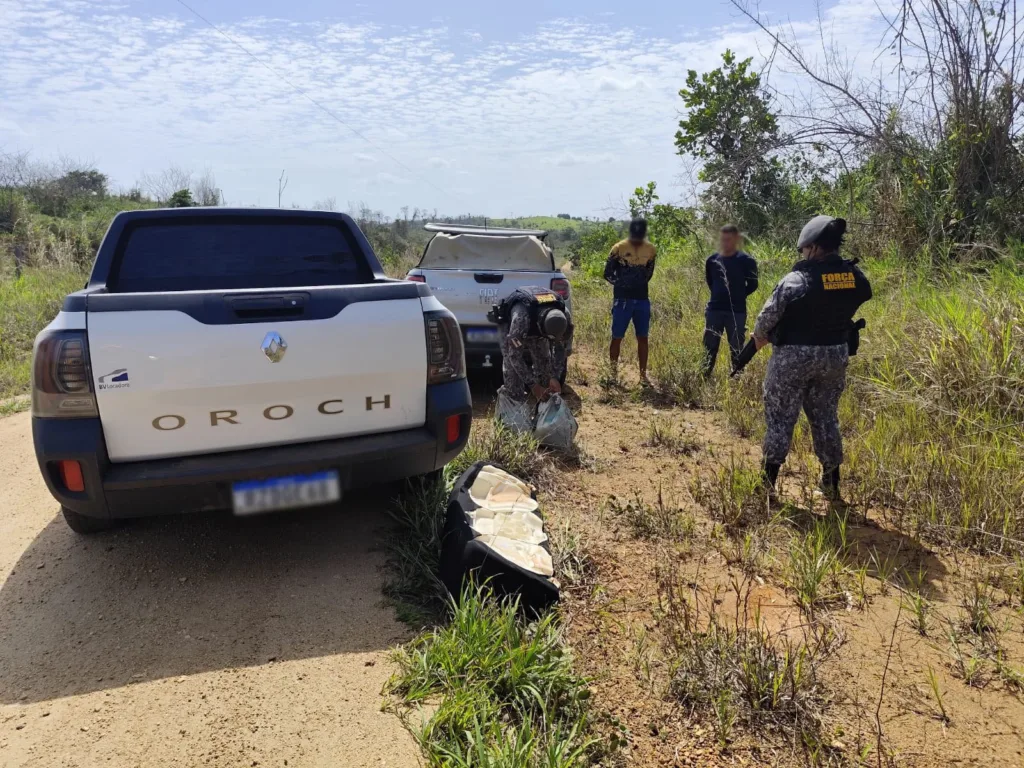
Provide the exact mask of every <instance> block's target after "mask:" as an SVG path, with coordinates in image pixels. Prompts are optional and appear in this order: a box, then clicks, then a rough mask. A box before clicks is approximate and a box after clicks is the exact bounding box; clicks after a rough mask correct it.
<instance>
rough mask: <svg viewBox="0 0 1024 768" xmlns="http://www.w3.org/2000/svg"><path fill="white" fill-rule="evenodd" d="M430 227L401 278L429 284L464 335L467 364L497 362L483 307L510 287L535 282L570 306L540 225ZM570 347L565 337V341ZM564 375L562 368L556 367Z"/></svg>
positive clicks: (564, 282) (495, 345)
mask: <svg viewBox="0 0 1024 768" xmlns="http://www.w3.org/2000/svg"><path fill="white" fill-rule="evenodd" d="M424 228H425V229H426V230H427V231H428V232H433V233H434V236H433V237H432V238H430V242H429V243H427V247H426V248H425V249H424V251H423V256H422V258H421V259H420V262H419V264H417V265H416V267H415V269H412V270H410V271H409V274H408V276H407V278H406V279H408V280H412V281H415V282H419V283H426V284H427V285H428V286H430V290H431V292H432V293H433V294H434V295H435V296H437V298H438V299H439V300H440V301H441V303H442V304H444V306H445V307H447V308H448V309H449V310H451V311H452V312H453V313H454V314H455V317H456V319H457V320H458V321H459V325H460V326H461V327H462V333H463V336H464V339H465V347H466V362H467V364H468V365H469V366H470V367H471V368H492V367H498V368H499V369H500V367H501V349H500V347H499V346H498V329H497V328H496V327H495V325H494V324H493V323H492V322H491V321H490V320H488V319H487V312H488V310H489V309H490V308H491V307H492V306H493V305H495V304H497V303H498V302H500V301H501V300H502V299H504V298H505V297H506V296H508V295H510V294H511V293H512V292H513V291H514V290H516V288H521V287H524V286H539V287H541V288H550V289H551V290H553V291H554V292H555V293H557V294H559V295H560V296H561V297H562V298H563V299H565V302H566V304H567V306H568V307H569V309H570V311H571V310H572V297H571V295H570V291H569V281H568V280H567V279H566V277H565V275H564V274H562V272H560V271H559V270H558V269H556V268H555V257H554V252H553V251H552V250H551V248H549V247H548V246H547V244H546V243H545V242H544V241H545V238H546V237H547V235H548V233H547V232H546V231H544V230H540V229H537V230H533V229H505V228H499V229H496V228H493V227H477V226H470V225H463V224H427V225H426V226H425V227H424ZM569 347H570V348H569V351H570V352H571V351H572V350H571V340H570V344H569ZM559 378H561V379H563V380H564V378H565V371H560V372H559Z"/></svg>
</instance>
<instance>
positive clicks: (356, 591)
mask: <svg viewBox="0 0 1024 768" xmlns="http://www.w3.org/2000/svg"><path fill="white" fill-rule="evenodd" d="M0 478H3V480H2V483H3V485H2V507H0V577H2V586H0V765H3V766H51V765H53V766H97V765H110V766H136V765H146V766H158V765H173V766H193V765H203V766H206V765H221V766H257V765H258V766H285V765H287V766H289V767H290V768H291V767H293V766H367V767H369V766H372V767H373V768H381V766H388V767H396V768H398V767H403V766H415V765H417V758H416V755H417V749H416V746H415V743H414V741H413V739H412V737H411V736H410V735H409V734H408V733H407V732H406V731H405V729H404V728H403V727H402V726H401V724H400V723H399V721H398V719H397V718H395V717H394V716H393V715H390V714H385V713H382V712H381V711H380V701H381V699H380V690H381V686H382V685H383V683H384V681H385V680H386V679H387V677H388V675H389V673H390V668H389V664H388V660H387V655H386V652H387V649H388V648H391V647H393V646H394V645H395V644H396V643H397V642H400V641H401V640H402V639H404V638H405V637H406V636H407V632H406V630H405V629H404V628H403V627H402V626H401V625H400V624H398V623H397V622H396V621H395V620H394V617H393V614H392V612H391V611H390V610H389V609H387V608H386V607H383V606H382V604H381V592H380V580H381V574H380V569H379V567H380V564H381V554H380V552H379V551H376V546H377V543H378V542H377V540H376V538H375V531H376V530H377V529H378V527H379V525H380V515H381V499H382V495H381V492H379V491H378V492H377V493H376V494H370V495H366V496H363V497H360V498H356V499H350V500H348V502H347V503H346V504H345V505H344V507H342V508H341V509H334V510H328V511H324V512H312V513H299V514H285V515H279V516H268V517H262V518H256V519H250V520H236V519H233V518H230V517H209V516H191V517H189V516H183V517H178V518H163V519H153V520H149V521H142V522H139V523H133V524H132V525H130V526H127V527H125V528H124V529H121V530H119V531H116V532H114V533H111V534H105V535H101V536H96V537H92V538H82V537H79V536H76V535H75V534H73V533H72V532H71V531H70V530H69V529H68V528H67V527H66V526H65V524H64V521H63V520H62V519H61V518H60V517H59V512H58V509H57V506H56V504H55V503H54V502H53V500H52V499H51V498H50V496H49V494H48V493H47V492H46V489H45V487H44V485H43V482H42V480H41V478H40V477H39V472H38V469H37V467H36V465H35V459H34V455H33V450H32V437H31V431H30V419H29V415H28V414H20V415H17V416H13V417H10V418H6V419H0Z"/></svg>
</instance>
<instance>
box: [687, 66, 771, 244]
mask: <svg viewBox="0 0 1024 768" xmlns="http://www.w3.org/2000/svg"><path fill="white" fill-rule="evenodd" d="M750 64H751V59H745V60H743V61H737V59H736V55H735V54H734V53H733V52H732V51H730V50H726V52H725V53H723V54H722V66H720V67H718V68H717V69H713V70H711V71H710V72H705V73H704V74H702V75H698V74H697V72H696V71H695V70H692V69H691V70H690V71H689V74H688V75H687V77H686V87H685V88H683V89H682V90H680V91H679V96H680V97H681V98H682V99H683V103H684V104H685V105H686V108H687V110H688V113H687V116H686V117H685V118H683V119H682V120H680V121H679V130H678V131H677V132H676V141H675V144H676V150H677V152H678V153H679V154H680V155H691V156H692V157H695V158H697V159H698V160H702V161H703V162H704V167H703V168H702V170H701V172H700V174H699V178H700V180H701V181H702V182H705V183H707V185H708V187H707V189H706V191H705V192H704V194H703V201H704V204H705V208H706V212H707V214H708V215H709V216H710V217H711V218H713V219H717V220H724V219H730V220H733V221H736V222H737V223H739V224H741V225H742V226H743V227H744V228H745V229H746V230H747V231H751V232H755V233H756V232H762V231H764V230H766V229H767V228H769V227H770V226H771V224H772V223H773V222H774V221H775V220H776V219H777V217H779V216H780V214H781V215H786V214H787V213H788V209H789V204H788V198H789V187H788V181H787V178H786V168H785V166H784V164H783V163H782V161H781V160H780V159H779V158H778V157H777V156H776V154H777V152H778V150H779V149H780V148H781V147H782V146H783V145H784V144H785V138H784V137H783V136H782V134H781V133H780V129H779V122H778V117H777V115H776V114H775V113H774V112H773V111H772V99H771V96H770V95H769V94H768V93H767V92H766V91H765V90H764V88H763V86H762V84H761V75H760V74H759V73H758V72H756V71H754V70H752V69H751V66H750Z"/></svg>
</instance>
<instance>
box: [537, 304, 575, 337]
mask: <svg viewBox="0 0 1024 768" xmlns="http://www.w3.org/2000/svg"><path fill="white" fill-rule="evenodd" d="M541 327H542V328H543V330H544V334H545V335H546V336H550V337H551V338H553V339H560V338H562V337H563V336H564V335H565V332H566V330H568V328H569V318H567V317H566V316H565V312H563V311H562V310H560V309H549V310H548V311H547V312H545V313H544V317H543V318H542V319H541Z"/></svg>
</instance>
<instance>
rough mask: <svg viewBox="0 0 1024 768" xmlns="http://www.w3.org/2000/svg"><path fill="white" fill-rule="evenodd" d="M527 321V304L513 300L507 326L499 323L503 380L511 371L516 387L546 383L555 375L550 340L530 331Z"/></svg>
mask: <svg viewBox="0 0 1024 768" xmlns="http://www.w3.org/2000/svg"><path fill="white" fill-rule="evenodd" d="M530 324H531V323H530V310H529V308H528V307H527V306H526V305H524V304H516V305H515V306H513V307H512V312H511V318H510V321H509V324H508V328H507V329H506V328H505V327H504V326H498V336H499V339H500V341H501V354H502V357H503V366H504V369H505V377H506V384H508V383H509V381H508V379H509V378H510V376H509V375H510V374H511V378H512V379H514V384H515V387H514V389H516V390H518V389H520V387H525V388H527V389H528V388H529V387H531V386H532V385H534V384H540V385H542V386H544V387H546V386H547V385H548V382H549V381H551V379H553V378H556V376H555V365H554V356H553V349H552V347H553V342H552V341H551V340H550V339H547V338H544V337H543V336H537V335H531V333H530V330H531V329H530Z"/></svg>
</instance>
